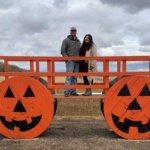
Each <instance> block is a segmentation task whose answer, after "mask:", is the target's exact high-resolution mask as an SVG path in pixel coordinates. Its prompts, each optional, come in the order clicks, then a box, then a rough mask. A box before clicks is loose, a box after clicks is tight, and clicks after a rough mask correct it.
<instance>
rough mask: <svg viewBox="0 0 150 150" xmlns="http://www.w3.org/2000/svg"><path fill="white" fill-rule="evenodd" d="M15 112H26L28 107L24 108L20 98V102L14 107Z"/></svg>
mask: <svg viewBox="0 0 150 150" xmlns="http://www.w3.org/2000/svg"><path fill="white" fill-rule="evenodd" d="M14 112H26V109H25V108H24V106H23V104H22V102H21V100H20V99H19V100H18V102H17V104H16V106H15V108H14Z"/></svg>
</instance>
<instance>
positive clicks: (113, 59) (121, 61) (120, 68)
mask: <svg viewBox="0 0 150 150" xmlns="http://www.w3.org/2000/svg"><path fill="white" fill-rule="evenodd" d="M67 60H78V61H79V60H97V63H101V64H100V66H101V68H102V69H101V70H102V71H98V72H94V73H92V72H90V73H66V72H56V71H55V69H56V62H62V63H64V62H65V61H67ZM0 61H2V62H4V72H0V76H3V77H5V79H7V78H9V77H10V76H30V77H36V79H38V80H39V78H40V77H46V78H47V82H48V86H47V88H48V90H49V91H50V92H52V93H54V89H58V88H78V89H82V88H92V89H103V90H104V93H106V92H107V90H108V89H109V82H110V78H109V77H111V76H114V77H116V78H117V80H119V79H120V78H121V77H125V76H131V75H146V76H150V56H99V57H44V56H0ZM10 62H11V63H12V62H28V63H29V72H10V71H9V69H8V66H9V63H10ZM42 62H45V63H46V71H44V72H43V71H40V69H41V68H40V63H42ZM130 62H132V63H134V62H142V63H147V64H148V65H147V69H146V70H144V71H143V70H142V68H141V69H140V70H139V71H134V70H129V71H128V70H127V63H130ZM110 63H116V64H115V65H116V66H115V71H110V69H111V68H110ZM87 75H88V76H97V77H102V78H103V82H102V83H96V82H95V84H94V85H83V84H80V83H79V84H77V85H64V83H56V82H55V77H58V76H87Z"/></svg>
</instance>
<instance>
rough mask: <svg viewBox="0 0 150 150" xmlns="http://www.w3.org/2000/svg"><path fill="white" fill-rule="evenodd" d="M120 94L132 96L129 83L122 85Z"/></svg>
mask: <svg viewBox="0 0 150 150" xmlns="http://www.w3.org/2000/svg"><path fill="white" fill-rule="evenodd" d="M118 96H131V94H130V92H129V88H128V86H127V84H125V85H124V86H123V87H122V89H121V90H120V92H119V93H118Z"/></svg>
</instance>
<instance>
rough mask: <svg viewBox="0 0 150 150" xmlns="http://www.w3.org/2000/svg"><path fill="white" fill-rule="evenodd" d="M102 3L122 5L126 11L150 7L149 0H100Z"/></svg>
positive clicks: (136, 10) (134, 11) (135, 11)
mask: <svg viewBox="0 0 150 150" xmlns="http://www.w3.org/2000/svg"><path fill="white" fill-rule="evenodd" d="M100 1H101V2H102V3H104V4H109V5H112V6H117V7H122V8H123V9H124V10H125V11H126V12H129V13H137V12H140V11H142V10H144V9H149V8H150V1H149V0H126V1H124V0H100Z"/></svg>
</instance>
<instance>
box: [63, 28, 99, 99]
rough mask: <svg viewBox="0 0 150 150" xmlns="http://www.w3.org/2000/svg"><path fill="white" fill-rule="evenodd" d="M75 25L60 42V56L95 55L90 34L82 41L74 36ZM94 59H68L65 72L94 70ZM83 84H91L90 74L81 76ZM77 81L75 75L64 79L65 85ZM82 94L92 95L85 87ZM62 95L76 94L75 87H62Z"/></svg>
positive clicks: (95, 50) (95, 66)
mask: <svg viewBox="0 0 150 150" xmlns="http://www.w3.org/2000/svg"><path fill="white" fill-rule="evenodd" d="M76 34H77V29H76V27H71V29H70V35H68V36H67V38H65V39H64V40H63V42H62V46H61V54H62V56H69V57H71V56H82V57H89V56H97V49H96V46H95V44H94V42H93V38H92V36H91V35H90V34H86V35H85V37H84V39H83V43H82V44H81V42H80V40H79V39H78V38H77V36H76ZM96 71H97V65H96V60H80V61H75V60H68V61H66V72H96ZM83 81H84V84H85V85H90V84H93V77H92V76H89V77H88V76H83ZM76 83H77V77H76V76H68V77H66V80H65V85H75V84H76ZM82 95H83V96H89V95H92V90H91V89H90V88H87V89H86V91H85V93H84V94H82ZM64 96H66V97H68V96H78V94H77V93H76V89H69V88H67V89H64Z"/></svg>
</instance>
